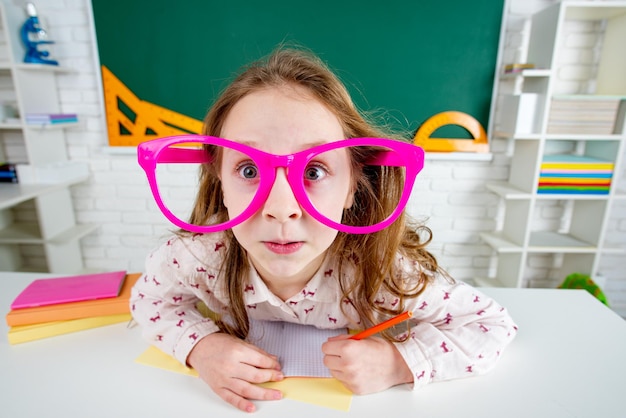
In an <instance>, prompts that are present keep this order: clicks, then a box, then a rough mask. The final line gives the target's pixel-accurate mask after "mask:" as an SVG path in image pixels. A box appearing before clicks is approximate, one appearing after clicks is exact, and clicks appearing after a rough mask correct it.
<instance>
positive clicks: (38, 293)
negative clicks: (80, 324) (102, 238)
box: [11, 270, 126, 309]
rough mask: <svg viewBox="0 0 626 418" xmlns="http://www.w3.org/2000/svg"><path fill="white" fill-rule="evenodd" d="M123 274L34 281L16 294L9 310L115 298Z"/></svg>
mask: <svg viewBox="0 0 626 418" xmlns="http://www.w3.org/2000/svg"><path fill="white" fill-rule="evenodd" d="M125 277H126V271H125V270H123V271H114V272H110V273H94V274H82V275H78V276H67V277H58V278H52V279H37V280H34V281H33V282H32V283H31V284H29V285H28V286H27V287H26V288H25V289H24V290H22V292H21V293H20V294H19V295H17V297H16V298H15V300H13V303H12V304H11V309H20V308H31V307H34V306H45V305H54V304H57V303H67V302H79V301H83V300H93V299H104V298H112V297H116V296H117V295H118V294H119V292H120V289H121V288H122V284H123V283H124V278H125Z"/></svg>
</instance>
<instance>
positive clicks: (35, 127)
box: [20, 121, 80, 131]
mask: <svg viewBox="0 0 626 418" xmlns="http://www.w3.org/2000/svg"><path fill="white" fill-rule="evenodd" d="M78 124H80V121H77V122H63V123H42V124H41V125H35V124H24V129H32V130H38V131H43V130H55V129H66V128H71V127H73V126H77V125H78ZM20 127H21V126H20Z"/></svg>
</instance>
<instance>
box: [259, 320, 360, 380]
mask: <svg viewBox="0 0 626 418" xmlns="http://www.w3.org/2000/svg"><path fill="white" fill-rule="evenodd" d="M347 332H348V331H347V329H346V328H341V329H318V328H315V327H314V326H312V325H301V324H293V323H289V322H280V321H258V320H251V321H250V333H249V334H248V338H247V341H248V342H250V343H252V344H254V345H256V346H257V347H259V348H261V349H262V350H264V351H266V352H267V353H270V354H274V355H276V356H278V361H279V362H280V364H281V366H282V371H283V373H284V374H285V376H299V377H331V374H330V371H329V370H328V368H326V366H325V365H324V353H322V344H324V343H325V342H326V340H328V339H329V338H330V337H334V336H337V335H341V334H346V333H347Z"/></svg>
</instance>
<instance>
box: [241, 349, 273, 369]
mask: <svg viewBox="0 0 626 418" xmlns="http://www.w3.org/2000/svg"><path fill="white" fill-rule="evenodd" d="M249 346H250V348H251V349H252V350H253V351H254V354H250V355H249V356H246V357H247V358H246V359H245V360H243V361H242V362H243V363H245V364H249V365H251V366H254V367H258V368H261V369H274V370H281V368H282V366H281V364H280V362H279V361H278V357H277V356H275V355H273V354H269V353H267V352H265V351H263V350H261V349H260V348H259V347H257V346H255V345H252V344H250V345H249Z"/></svg>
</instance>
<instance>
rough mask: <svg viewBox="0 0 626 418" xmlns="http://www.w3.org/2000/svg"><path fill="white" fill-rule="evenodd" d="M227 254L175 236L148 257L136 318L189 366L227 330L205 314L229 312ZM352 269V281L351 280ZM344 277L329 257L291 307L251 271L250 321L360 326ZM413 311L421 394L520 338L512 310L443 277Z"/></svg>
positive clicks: (219, 239)
mask: <svg viewBox="0 0 626 418" xmlns="http://www.w3.org/2000/svg"><path fill="white" fill-rule="evenodd" d="M225 250H226V247H225V244H224V241H223V235H222V234H219V233H215V234H206V235H194V236H190V237H185V238H180V237H172V238H171V239H169V240H168V241H167V242H166V243H164V244H163V245H161V246H160V247H159V248H157V249H156V250H155V251H154V252H152V253H151V254H150V255H149V256H148V258H147V260H146V271H145V273H144V274H143V276H142V277H141V278H140V279H139V280H138V282H137V283H136V284H135V287H134V288H133V291H132V295H131V300H130V304H131V312H132V315H133V317H134V319H135V320H136V321H137V322H138V323H139V324H140V325H141V327H142V332H143V335H144V337H145V338H146V339H147V340H148V341H149V342H150V343H152V344H154V345H155V346H157V347H158V348H160V349H161V350H162V351H164V352H165V353H168V354H171V355H172V356H174V357H175V358H176V359H178V361H180V362H181V363H183V364H186V362H187V356H188V355H189V353H190V352H191V350H192V348H193V347H194V345H195V344H196V343H197V342H198V341H199V340H200V339H201V338H203V337H205V336H207V335H209V334H211V333H214V332H218V331H219V329H218V327H217V325H216V324H215V323H214V322H213V321H212V320H211V319H209V318H207V317H205V316H204V315H203V314H202V313H201V312H200V311H199V310H198V309H197V304H198V302H199V301H202V302H204V304H205V305H206V306H207V307H208V308H209V309H210V310H212V311H213V312H216V313H218V314H227V313H228V311H229V298H228V295H227V294H226V293H224V290H223V286H222V284H221V283H220V280H221V278H220V277H221V276H220V274H219V268H220V265H221V262H222V258H223V256H224V253H225ZM397 262H398V263H401V266H402V268H403V269H404V271H408V272H411V271H413V272H415V274H413V275H412V277H410V278H409V280H417V278H418V273H417V271H416V269H419V266H415V263H414V262H411V261H409V260H405V259H404V258H402V257H400V256H398V258H397ZM345 264H347V263H344V274H349V272H348V271H346V267H345ZM348 270H349V269H348ZM336 275H337V267H336V262H333V260H332V259H328V257H327V259H326V260H325V261H324V263H323V265H322V267H321V268H320V269H319V271H318V272H317V273H316V274H315V275H314V276H313V277H312V278H311V280H310V281H309V282H308V283H307V284H306V286H305V287H304V289H302V291H301V292H299V293H298V294H296V295H295V296H293V297H291V298H290V299H288V300H286V301H283V300H281V299H280V298H278V297H277V296H276V295H274V294H273V293H272V292H271V291H270V290H269V289H268V288H267V286H266V285H265V283H264V282H263V280H262V279H261V278H260V277H259V275H258V274H257V273H256V271H255V269H254V268H252V267H251V268H250V274H249V276H248V278H247V282H246V283H245V284H244V302H245V305H246V308H247V314H248V317H249V318H250V319H251V320H270V321H285V322H293V323H298V324H307V325H313V326H315V327H317V328H330V329H336V328H347V327H351V326H352V327H354V324H355V322H357V323H358V319H357V320H356V321H354V319H355V318H356V316H357V315H356V311H355V310H354V308H352V306H351V304H350V303H349V302H348V301H347V300H342V294H341V291H340V288H339V282H338V279H337V277H336ZM375 303H377V304H381V305H385V306H387V307H389V308H393V307H394V306H395V304H397V303H398V299H397V298H396V297H393V296H392V295H391V294H389V293H386V292H380V293H379V294H378V295H377V297H376V299H375ZM405 305H406V310H410V311H412V313H413V317H412V319H411V331H410V338H408V339H407V340H406V341H404V342H398V343H394V344H395V346H396V347H397V349H398V350H399V352H400V353H401V355H402V356H403V358H404V360H405V361H406V363H407V365H408V366H409V367H410V369H411V371H412V372H413V375H414V383H415V384H414V387H419V386H422V385H424V384H426V383H428V382H434V381H440V380H449V379H456V378H461V377H469V376H473V375H478V374H483V373H485V372H487V371H489V370H491V369H492V368H493V367H494V366H495V364H496V362H497V360H498V359H499V357H500V355H501V353H502V351H503V350H504V348H505V347H506V345H507V344H508V343H509V342H510V341H511V340H512V339H513V337H514V336H515V334H516V332H517V327H516V325H515V324H514V323H513V321H512V319H511V317H510V316H509V315H508V313H507V311H506V310H505V309H504V308H503V307H501V306H500V305H499V304H498V303H496V302H495V301H494V300H493V299H491V298H489V297H487V296H486V295H484V294H482V293H481V292H480V291H478V290H477V289H475V288H473V287H471V286H469V285H467V284H465V283H462V282H456V283H451V282H450V281H449V280H447V279H445V278H442V277H439V276H438V275H437V276H435V277H434V278H433V280H432V281H431V282H429V283H428V285H427V286H426V289H425V290H424V291H423V292H422V293H421V294H420V295H419V296H418V297H416V298H414V299H407V300H406V301H405ZM342 307H343V310H342ZM351 318H352V319H353V321H351V320H350V319H351ZM381 319H387V318H381ZM320 349H321V348H320Z"/></svg>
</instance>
